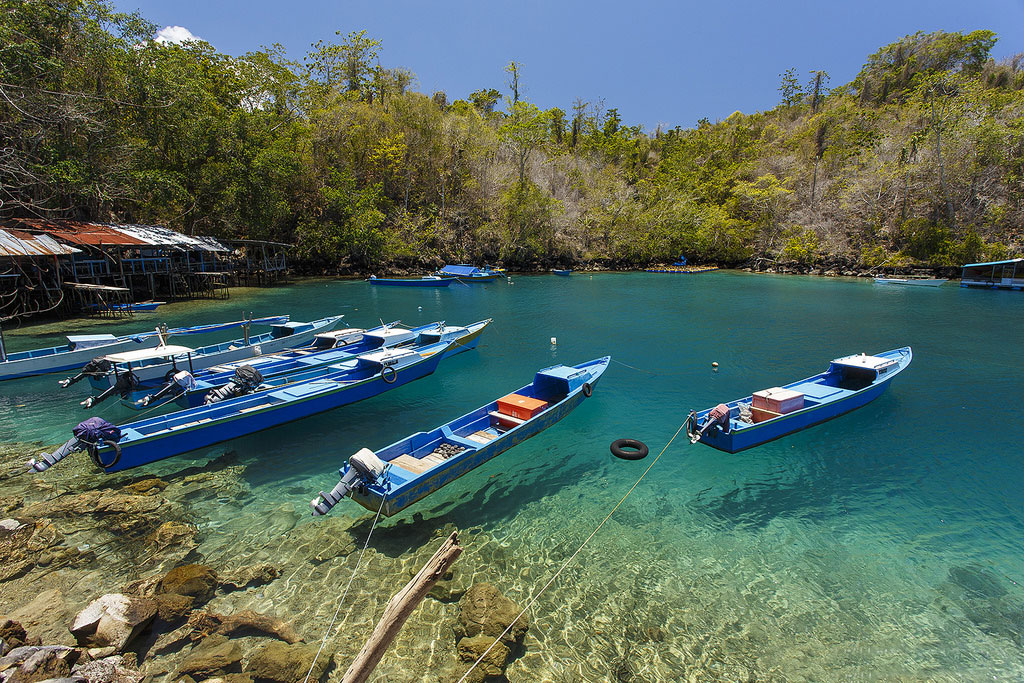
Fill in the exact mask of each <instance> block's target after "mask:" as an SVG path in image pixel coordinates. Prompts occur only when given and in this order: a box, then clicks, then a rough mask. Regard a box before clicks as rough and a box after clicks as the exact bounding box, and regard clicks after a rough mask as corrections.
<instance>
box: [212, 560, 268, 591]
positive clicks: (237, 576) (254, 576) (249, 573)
mask: <svg viewBox="0 0 1024 683" xmlns="http://www.w3.org/2000/svg"><path fill="white" fill-rule="evenodd" d="M279 576H281V570H280V569H278V568H277V567H275V566H274V565H272V564H267V563H264V564H254V565H249V566H247V567H239V568H238V569H232V570H228V571H227V572H225V573H224V575H223V576H221V580H220V581H221V587H222V588H225V589H227V590H241V589H242V588H248V587H249V586H264V585H266V584H268V583H270V582H271V581H273V580H274V579H276V578H277V577H279Z"/></svg>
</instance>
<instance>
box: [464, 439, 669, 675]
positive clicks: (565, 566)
mask: <svg viewBox="0 0 1024 683" xmlns="http://www.w3.org/2000/svg"><path fill="white" fill-rule="evenodd" d="M685 426H686V422H683V424H681V425H679V429H677V430H676V433H675V434H673V435H672V438H671V439H669V440H668V443H666V444H665V447H664V448H662V449H661V453H658V457H656V458H655V459H654V460H653V461H652V462H651V464H650V465H648V466H647V469H646V470H644V472H643V474H641V475H640V478H639V479H637V480H636V482H634V483H633V485H632V486H630V487H629V490H628V491H626V493H625V495H623V496H622V498H621V499H619V502H618V503H616V504H615V507H613V508H612V509H611V512H609V513H608V514H607V515H605V518H604V519H602V520H601V523H600V524H598V525H597V527H595V529H594V530H593V531H592V532H591V533H590V535H589V536H587V538H586V540H584V541H583V543H581V544H580V547H579V548H577V549H576V551H575V552H574V553H573V554H572V555H570V556H569V558H568V559H567V560H566V561H565V562H564V563H562V566H561V567H559V568H558V571H556V572H555V573H554V575H553V576H552V577H551V578H550V579H548V582H547V583H546V584H544V586H543V587H542V588H541V589H540V591H539V592H538V593H537V594H536V595H535V596H533V598H531V600H530V602H529V603H527V605H526V607H524V608H523V609H522V611H521V612H519V614H517V615H516V617H515V619H513V620H512V621H511V622H510V623H509V625H508V626H506V627H505V630H504V631H502V632H501V635H499V636H498V637H497V638H496V639H495V640H494V642H493V643H491V644H490V646H488V648H487V649H486V650H484V651H483V654H481V655H480V657H479V658H477V660H476V661H475V662H473V665H472V666H471V667H469V669H468V670H467V671H466V673H464V674H463V675H462V678H460V679H459V680H458V683H462V682H463V681H465V680H466V678H467V677H468V676H469V674H470V672H472V671H473V669H475V668H476V667H477V666H478V665H479V664H480V662H482V661H484V657H486V656H487V653H489V652H490V651H491V650H492V649H493V648H494V646H495V645H497V644H498V643H499V642H500V641H501V639H502V638H504V637H505V635H506V634H508V632H509V631H510V630H512V626H514V625H515V623H516V622H517V621H519V619H520V618H522V616H523V615H524V614H526V612H527V611H528V610H529V609H530V608H531V607H533V605H534V603H536V602H537V600H539V599H540V596H542V595H544V591H546V590H547V589H548V588H549V587H550V586H551V584H553V583H554V582H555V580H556V579H557V578H558V577H559V575H561V573H562V572H563V571H565V569H566V568H567V567H568V566H569V565H570V564H572V562H573V560H575V559H576V556H577V555H579V554H580V552H581V551H582V550H583V548H584V547H586V545H587V543H589V542H590V540H591V539H592V538H594V536H596V535H597V532H598V531H600V530H601V527H603V526H604V525H605V523H606V522H607V521H608V520H609V519H611V518H612V515H614V514H615V511H616V510H618V509H619V507H621V506H622V504H623V503H624V502H626V499H627V498H629V495H630V494H631V493H633V491H634V490H635V489H636V487H637V486H639V485H640V482H641V481H643V479H644V477H646V476H647V473H648V472H650V471H651V468H653V467H654V466H655V465H656V464H657V463H658V460H660V459H661V456H663V455H664V454H665V451H667V450H668V447H669V446H671V445H672V442H673V441H675V440H676V437H677V436H679V433H680V432H682V431H683V427H685Z"/></svg>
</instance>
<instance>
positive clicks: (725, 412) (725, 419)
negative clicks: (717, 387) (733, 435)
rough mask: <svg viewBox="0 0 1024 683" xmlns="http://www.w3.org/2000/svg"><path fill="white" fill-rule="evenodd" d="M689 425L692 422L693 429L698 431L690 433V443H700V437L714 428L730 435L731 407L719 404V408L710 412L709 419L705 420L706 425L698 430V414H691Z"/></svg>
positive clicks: (716, 407)
mask: <svg viewBox="0 0 1024 683" xmlns="http://www.w3.org/2000/svg"><path fill="white" fill-rule="evenodd" d="M687 420H688V423H690V422H692V423H693V427H694V429H695V430H696V431H694V432H690V443H697V442H698V441H700V437H702V436H704V432H706V431H707V430H709V429H711V428H713V427H716V426H717V427H721V428H722V431H723V432H725V433H726V434H728V433H729V406H727V405H725V404H724V403H719V404H718V405H717V406H715V407H714V408H712V409H711V410H709V411H708V414H707V417H705V418H704V424H703V425H701V426H700V428H699V429H697V425H696V422H697V414H696V413H694V412H692V411H691V412H690V417H688V418H687Z"/></svg>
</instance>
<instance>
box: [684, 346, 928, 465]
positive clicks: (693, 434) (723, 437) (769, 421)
mask: <svg viewBox="0 0 1024 683" xmlns="http://www.w3.org/2000/svg"><path fill="white" fill-rule="evenodd" d="M913 357H914V355H913V352H912V351H911V348H910V347H909V346H905V347H903V348H900V349H893V350H892V351H886V352H884V353H879V354H877V355H873V356H868V355H864V354H859V355H855V356H845V357H843V358H837V359H835V360H833V361H832V362H831V363H830V364H829V368H828V370H826V371H825V372H823V373H821V374H818V375H814V376H813V377H808V378H807V379H802V380H800V381H799V382H793V383H792V384H787V385H785V386H784V387H773V388H772V389H767V390H765V391H762V392H757V393H756V394H754V395H752V396H747V397H745V398H741V399H739V400H736V401H732V402H730V403H723V404H720V405H718V406H716V407H714V408H709V409H707V410H702V411H700V412H696V411H690V415H689V416H688V417H687V422H686V431H687V434H689V436H690V443H696V442H697V441H700V442H701V443H703V444H706V445H708V446H711V447H713V448H717V449H718V450H721V451H725V452H727V453H738V452H739V451H742V450H745V449H747V448H753V447H754V446H760V445H761V444H763V443H767V442H768V441H772V440H774V439H778V438H780V437H783V436H786V435H788V434H792V433H793V432H796V431H799V430H801V429H806V428H807V427H811V426H813V425H816V424H819V423H821V422H825V421H826V420H831V419H832V418H834V417H838V416H840V415H843V414H844V413H848V412H850V411H851V410H854V409H856V408H860V407H861V406H863V405H865V404H866V403H869V402H870V401H873V400H874V399H876V398H878V396H880V395H881V394H882V392H884V391H885V390H886V388H888V386H889V383H890V382H891V381H892V380H893V378H894V377H896V375H898V374H899V373H901V372H902V371H903V370H905V369H906V368H907V366H908V365H910V361H911V360H913ZM773 396H775V397H781V398H776V399H773V398H772V397H773ZM755 399H762V402H760V403H761V405H758V403H759V401H757V400H755ZM773 400H774V403H770V404H765V403H764V402H763V401H773ZM776 408H777V409H776Z"/></svg>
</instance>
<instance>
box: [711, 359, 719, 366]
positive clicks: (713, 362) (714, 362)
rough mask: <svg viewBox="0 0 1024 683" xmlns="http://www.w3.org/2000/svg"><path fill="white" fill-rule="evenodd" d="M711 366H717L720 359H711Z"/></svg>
mask: <svg viewBox="0 0 1024 683" xmlns="http://www.w3.org/2000/svg"><path fill="white" fill-rule="evenodd" d="M711 367H713V368H717V367H718V361H717V360H713V361H711Z"/></svg>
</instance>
